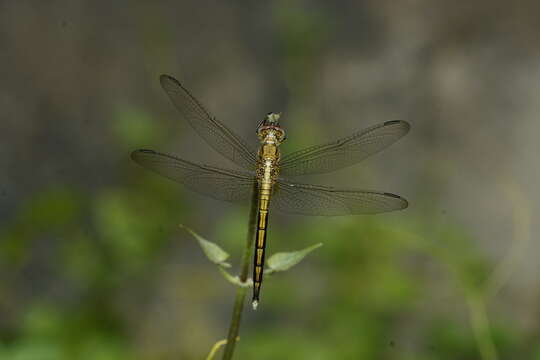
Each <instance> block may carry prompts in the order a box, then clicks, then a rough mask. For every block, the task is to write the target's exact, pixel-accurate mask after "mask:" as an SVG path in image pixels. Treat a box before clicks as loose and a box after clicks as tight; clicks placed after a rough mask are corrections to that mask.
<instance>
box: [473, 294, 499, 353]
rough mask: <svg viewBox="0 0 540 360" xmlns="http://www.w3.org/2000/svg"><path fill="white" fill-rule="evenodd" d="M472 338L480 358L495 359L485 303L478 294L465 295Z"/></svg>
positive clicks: (495, 350)
mask: <svg viewBox="0 0 540 360" xmlns="http://www.w3.org/2000/svg"><path fill="white" fill-rule="evenodd" d="M466 296H467V302H468V305H469V314H470V318H471V326H472V330H473V333H474V338H475V340H476V344H477V346H478V350H479V352H480V356H481V358H482V360H497V359H498V358H499V357H498V355H497V349H496V348H495V344H494V343H493V339H492V336H491V331H490V326H489V319H488V316H487V311H486V305H485V303H484V301H483V299H482V297H481V295H480V294H477V293H475V292H473V293H471V294H468V295H466Z"/></svg>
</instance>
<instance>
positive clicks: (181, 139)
mask: <svg viewBox="0 0 540 360" xmlns="http://www.w3.org/2000/svg"><path fill="white" fill-rule="evenodd" d="M538 4H539V3H538V2H537V1H519V2H508V1H500V0H492V1H484V0H477V1H470V2H457V3H456V2H449V1H428V0H416V1H413V0H411V1H399V2H398V1H339V2H337V1H336V2H328V1H321V0H319V1H315V0H313V1H308V0H306V1H285V0H282V1H270V2H266V3H265V4H259V3H254V2H233V1H207V0H202V1H201V0H199V1H152V2H134V1H113V2H109V1H54V0H53V1H7V0H4V1H1V2H0V49H1V51H0V79H1V81H0V117H1V120H0V130H1V131H0V149H1V153H0V359H2V360H3V359H9V360H56V359H81V360H86V359H88V360H89V359H92V360H117V359H141V360H147V359H159V360H161V359H163V360H168V359H182V360H190V359H204V358H205V357H206V355H207V354H208V352H209V350H210V348H211V346H212V345H213V344H214V343H215V342H216V341H218V340H220V339H222V338H224V337H225V336H226V331H227V328H228V323H229V318H230V311H231V308H232V304H233V300H234V294H235V289H234V287H233V285H231V284H230V283H228V282H226V281H225V280H224V279H223V277H222V276H221V274H220V273H219V272H218V270H217V269H216V267H215V266H214V265H213V264H211V263H209V262H208V261H207V259H206V258H205V256H204V255H203V253H202V252H201V250H200V248H199V247H198V244H197V242H196V241H195V240H194V239H193V238H192V237H191V236H190V235H189V234H188V233H187V232H186V231H185V230H183V229H180V228H179V227H178V225H179V224H184V225H186V226H189V227H190V228H192V229H194V230H195V231H197V232H198V233H200V234H201V235H202V236H204V237H206V238H207V239H209V240H211V241H214V242H216V243H218V244H220V246H222V247H223V248H225V249H226V250H227V251H229V252H230V253H231V254H232V262H233V264H235V265H236V267H235V268H233V270H236V269H237V266H238V262H239V256H240V253H241V251H242V247H243V245H244V242H245V234H246V226H247V215H248V205H247V204H246V205H245V206H237V205H230V204H226V203H220V202H216V201H214V200H211V199H206V198H204V197H201V196H199V195H197V194H193V193H191V192H189V191H188V190H186V189H184V188H183V187H182V186H179V185H177V184H174V183H172V182H170V181H168V180H166V179H163V178H160V177H158V176H157V175H155V174H153V173H150V172H148V171H146V170H144V169H142V168H140V167H138V166H137V165H136V164H134V163H133V162H132V161H131V160H130V159H129V153H130V152H131V151H132V150H134V149H136V148H140V147H145V148H152V149H155V150H160V151H164V152H170V153H175V154H177V155H179V156H180V157H183V158H185V159H188V160H193V161H199V162H204V163H210V164H215V165H222V166H228V167H231V168H234V165H232V164H229V163H227V162H226V160H225V159H223V158H221V157H220V155H219V154H216V153H214V152H213V151H212V150H211V148H210V147H209V146H207V145H206V144H205V143H204V142H203V141H202V140H201V139H200V138H198V137H197V135H196V134H195V132H194V131H193V130H192V129H191V128H189V125H188V124H187V123H186V122H185V121H184V120H183V119H181V118H180V116H179V114H178V113H177V112H176V110H175V109H174V107H173V105H172V104H171V103H170V101H169V100H168V99H167V97H166V95H165V93H164V92H163V91H162V89H161V88H160V86H159V82H158V76H159V75H160V74H162V73H168V74H171V75H173V76H175V77H177V78H178V79H179V80H180V81H182V82H183V83H184V84H185V85H186V87H188V88H189V89H191V91H192V92H193V93H194V94H195V95H196V96H197V97H198V98H199V99H200V100H201V101H202V102H203V103H204V104H205V106H206V107H207V108H208V109H209V110H210V111H211V112H212V113H213V114H214V115H216V116H217V117H218V118H220V119H221V120H222V121H223V122H225V123H226V124H228V125H229V126H230V127H231V128H232V129H234V130H235V131H236V132H238V133H239V134H241V135H242V136H243V137H244V138H246V139H250V140H254V137H255V134H254V130H255V127H256V125H257V124H258V122H259V121H260V120H261V118H262V117H263V116H264V114H266V113H267V112H270V111H274V112H283V114H284V115H283V125H284V126H285V127H286V129H287V131H288V140H287V142H286V143H285V144H284V145H283V151H284V152H287V151H292V150H295V149H299V148H301V147H303V146H309V145H313V144H315V143H319V142H324V141H328V140H333V139H336V138H338V137H342V136H345V135H347V134H350V133H351V132H353V131H356V130H359V129H361V128H365V127H368V126H370V125H373V124H376V123H380V122H383V121H386V120H393V119H404V120H407V121H409V122H410V123H411V125H412V130H411V133H410V134H409V135H408V136H407V137H405V138H404V139H403V140H401V141H399V142H398V143H396V144H395V145H393V146H392V147H390V148H389V149H387V150H385V151H384V152H383V153H381V154H377V155H376V156H373V157H372V158H370V159H368V160H366V161H364V162H363V164H362V165H358V166H354V167H351V168H348V169H344V170H341V171H339V172H335V173H333V174H329V175H325V176H318V177H310V178H305V179H302V180H304V181H310V182H314V183H321V184H332V185H335V186H343V187H353V186H354V187H359V188H367V189H377V190H383V191H389V192H394V193H398V194H400V195H402V196H404V197H406V198H407V199H409V201H410V204H411V205H410V208H409V209H407V210H405V211H401V212H396V213H391V214H383V215H378V216H364V217H342V218H309V217H301V216H283V215H280V214H277V213H273V214H272V216H271V219H270V233H269V244H268V247H269V253H274V252H278V251H292V250H297V249H301V248H304V247H306V246H309V245H312V244H314V243H317V242H322V243H324V246H323V247H322V248H320V249H318V250H317V251H315V252H313V253H312V254H310V255H309V256H308V257H307V258H306V259H305V260H304V261H303V262H302V263H301V264H299V265H297V266H296V267H294V268H292V269H291V270H290V271H288V272H286V273H281V274H279V275H276V276H274V277H272V278H271V279H270V280H268V281H267V282H266V283H265V285H264V287H263V294H262V304H261V307H260V311H257V312H253V311H251V310H250V309H249V306H248V305H246V313H245V317H244V322H243V324H242V328H241V339H240V342H239V343H238V345H237V353H236V358H238V359H272V360H275V359H313V360H318V359H320V360H326V359H359V360H362V359H399V360H405V359H415V360H421V359H426V360H427V359H430V360H431V359H461V360H467V359H471V360H472V359H482V360H495V359H520V360H521V359H540V322H539V321H538V319H539V318H540V280H539V277H538V273H539V271H540V266H539V264H540V262H539V261H538V254H540V246H539V245H538V242H537V241H536V237H535V235H534V234H535V233H537V232H538V231H539V230H540V229H539V226H540V223H539V220H538V217H537V216H534V214H535V213H536V212H537V211H538V210H540V209H539V207H538V204H539V201H540V191H539V190H538V186H537V184H538V183H539V181H540V172H539V162H538V154H539V153H540V148H539V145H538V144H539V143H538V134H540V121H539V117H540V100H539V94H540V47H539V46H538V43H539V39H540V22H539V21H538V13H540V5H538Z"/></svg>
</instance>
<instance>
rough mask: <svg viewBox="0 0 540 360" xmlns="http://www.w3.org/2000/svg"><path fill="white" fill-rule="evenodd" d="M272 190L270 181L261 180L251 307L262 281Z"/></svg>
mask: <svg viewBox="0 0 540 360" xmlns="http://www.w3.org/2000/svg"><path fill="white" fill-rule="evenodd" d="M271 191H272V185H271V183H267V182H265V181H262V182H261V187H260V191H259V213H258V216H257V237H256V239H255V254H254V260H253V300H252V304H253V308H255V309H256V308H257V305H258V304H259V294H260V291H261V285H262V281H263V272H264V255H265V249H266V229H267V225H268V205H269V202H270V194H271Z"/></svg>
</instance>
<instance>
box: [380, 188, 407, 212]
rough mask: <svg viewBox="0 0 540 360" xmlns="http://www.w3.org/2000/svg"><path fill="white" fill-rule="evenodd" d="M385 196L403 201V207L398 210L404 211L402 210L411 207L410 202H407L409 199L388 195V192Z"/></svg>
mask: <svg viewBox="0 0 540 360" xmlns="http://www.w3.org/2000/svg"><path fill="white" fill-rule="evenodd" d="M384 195H386V196H390V197H393V198H395V199H399V200H401V204H400V205H401V206H400V207H399V208H398V209H396V210H402V209H405V208H407V207H408V206H409V202H408V201H407V199H405V198H403V197H401V196H399V195H396V194H392V193H387V192H385V193H384Z"/></svg>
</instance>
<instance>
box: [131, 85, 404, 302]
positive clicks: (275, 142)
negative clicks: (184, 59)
mask: <svg viewBox="0 0 540 360" xmlns="http://www.w3.org/2000/svg"><path fill="white" fill-rule="evenodd" d="M160 83H161V86H162V88H163V89H164V90H165V92H166V93H167V95H168V96H169V98H170V100H171V101H172V103H173V104H174V106H175V107H176V108H177V110H178V111H179V112H180V115H181V116H182V117H183V118H184V120H186V121H187V122H188V123H189V124H190V125H191V127H192V128H193V129H194V130H195V131H196V132H197V133H198V135H199V136H200V137H201V138H203V139H204V140H205V142H206V143H207V144H208V145H210V146H211V147H212V148H213V149H214V150H216V151H217V152H218V153H220V154H221V155H222V156H223V157H225V158H227V159H229V160H230V161H231V162H233V163H234V164H236V165H238V166H239V167H240V168H241V169H242V170H233V169H226V168H221V167H216V166H211V165H204V164H199V163H195V162H191V161H188V160H184V159H181V158H179V157H176V156H174V155H169V154H166V153H162V152H158V151H154V150H148V149H139V150H135V151H133V152H132V153H131V158H132V159H133V160H134V161H135V162H136V163H138V164H139V165H141V166H143V167H144V168H147V169H149V170H151V171H154V172H156V173H158V174H160V175H162V176H165V177H167V178H169V179H171V180H173V181H175V182H178V183H181V184H183V185H184V186H186V187H187V188H189V189H191V190H193V191H195V192H198V193H200V194H203V195H207V196H210V197H212V198H214V199H218V200H224V201H229V202H243V201H247V200H249V199H250V198H252V196H253V194H255V195H256V197H253V199H256V206H257V221H256V224H255V226H256V229H255V230H256V231H255V239H253V240H254V244H255V249H254V250H255V251H254V254H253V256H254V259H253V298H252V306H253V308H254V309H256V308H257V305H258V304H259V301H260V291H261V285H262V281H263V272H264V257H265V248H266V237H267V228H268V214H269V210H270V209H272V210H274V209H275V210H278V211H281V212H284V213H290V214H301V215H315V216H337V215H359V214H377V213H383V212H389V211H394V210H401V209H405V208H406V207H407V206H408V202H407V200H406V199H404V198H403V197H401V196H399V195H395V194H392V193H388V192H380V191H369V190H360V189H337V188H334V187H330V186H323V185H314V184H304V183H301V182H297V181H296V180H294V177H296V176H300V175H310V174H322V173H328V172H332V171H335V170H338V169H341V168H345V167H348V166H351V165H354V164H356V163H358V162H360V161H362V160H364V159H365V158H367V157H368V156H370V155H373V154H375V153H377V152H379V151H381V150H383V149H384V148H386V147H388V146H389V145H391V144H393V143H394V142H396V141H397V140H399V139H400V138H402V137H403V136H404V135H406V134H407V133H408V132H409V129H410V125H409V124H408V123H407V122H406V121H403V120H392V121H386V122H384V123H381V124H378V125H375V126H372V127H369V128H366V129H364V130H361V131H358V132H355V133H352V134H350V135H348V136H346V137H344V138H341V139H339V140H335V141H331V142H328V143H325V144H322V145H316V146H311V147H308V148H305V149H302V150H299V151H296V152H292V153H290V154H287V155H283V156H282V155H281V152H280V149H279V147H280V145H281V144H282V143H283V142H284V141H285V139H286V135H285V130H284V129H283V128H282V127H281V126H280V117H281V115H280V114H278V113H269V114H267V115H266V117H265V118H264V119H263V120H262V121H261V122H260V123H259V125H258V126H257V129H256V133H257V137H258V140H259V142H260V146H259V148H258V149H254V148H253V147H252V146H250V145H249V144H248V143H247V142H246V141H245V140H243V139H242V138H241V137H240V136H238V135H237V134H235V133H234V132H233V131H232V130H231V129H229V128H228V127H227V126H225V124H224V123H222V122H221V121H219V120H218V119H217V118H215V117H214V116H212V115H211V114H210V113H209V112H208V111H207V110H206V109H205V108H204V107H203V105H202V104H201V103H200V102H199V101H198V100H197V99H196V98H195V97H194V96H193V95H192V94H191V93H190V92H189V91H188V90H187V89H186V88H185V87H184V86H182V84H180V82H179V81H178V80H176V79H175V78H173V77H172V76H169V75H161V77H160Z"/></svg>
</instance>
